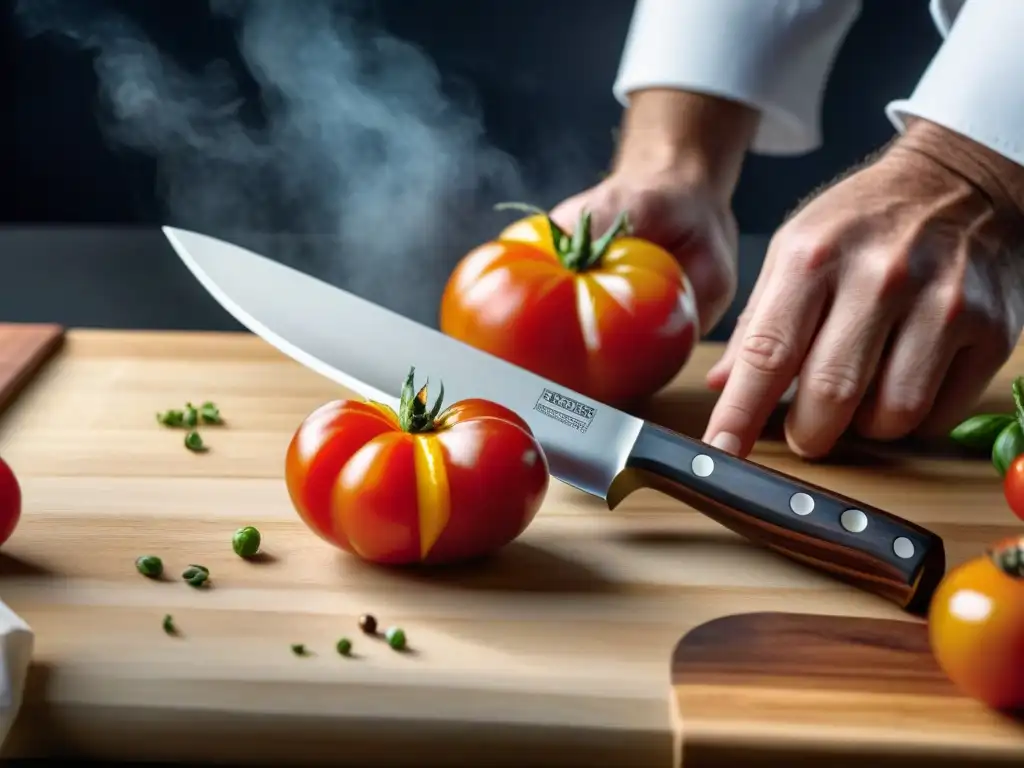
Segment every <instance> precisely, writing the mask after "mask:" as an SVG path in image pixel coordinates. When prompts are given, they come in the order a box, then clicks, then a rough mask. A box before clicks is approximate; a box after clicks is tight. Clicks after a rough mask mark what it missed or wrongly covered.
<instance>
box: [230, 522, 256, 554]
mask: <svg viewBox="0 0 1024 768" xmlns="http://www.w3.org/2000/svg"><path fill="white" fill-rule="evenodd" d="M261 540H262V537H261V536H260V532H259V531H258V530H256V529H255V528H253V527H252V526H251V525H247V526H245V527H244V528H239V529H238V530H237V531H235V535H234V536H232V537H231V548H232V549H233V550H235V554H236V555H238V556H239V557H252V556H253V555H255V554H256V553H257V552H259V551H260V541H261Z"/></svg>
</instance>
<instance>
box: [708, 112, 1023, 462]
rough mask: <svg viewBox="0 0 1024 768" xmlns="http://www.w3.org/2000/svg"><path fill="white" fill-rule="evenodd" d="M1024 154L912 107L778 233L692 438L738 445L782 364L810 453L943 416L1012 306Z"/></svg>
mask: <svg viewBox="0 0 1024 768" xmlns="http://www.w3.org/2000/svg"><path fill="white" fill-rule="evenodd" d="M1022 173H1024V169H1021V168H1020V167H1019V166H1016V165H1014V164H1012V163H1010V162H1009V161H1007V160H1005V159H1004V158H1001V157H999V156H998V155H995V153H992V152H990V151H989V150H987V149H984V148H982V147H980V146H979V145H977V144H974V143H973V142H970V141H969V140H967V139H964V138H963V137H960V136H957V135H956V134H953V133H951V132H949V131H946V130H945V129H942V128H940V127H938V126H935V125H932V124H929V123H925V122H924V121H918V122H916V123H915V124H914V125H913V126H911V127H910V129H909V130H908V132H907V133H906V134H905V135H904V136H903V137H901V139H899V140H898V141H896V142H895V143H894V144H893V145H892V146H891V147H890V148H889V149H888V150H887V151H886V152H885V153H884V154H883V155H882V156H881V157H880V158H879V159H878V160H876V161H875V162H872V163H870V164H868V165H867V166H866V167H864V168H862V169H861V170H859V171H858V172H856V173H854V174H853V175H852V176H849V177H848V178H847V179H845V180H844V181H841V182H839V183H837V184H836V185H835V186H833V187H832V188H831V189H829V190H827V191H826V192H824V193H823V194H822V195H821V196H819V197H818V198H817V199H814V200H812V201H811V202H810V203H809V204H807V205H806V206H805V207H803V208H802V209H801V210H800V211H799V212H798V213H797V214H796V215H795V216H793V218H792V219H791V220H790V221H789V222H788V223H787V224H786V225H785V226H784V227H782V229H781V230H780V231H779V232H778V233H777V234H776V235H775V237H774V238H773V239H772V242H771V244H770V246H769V249H768V256H767V259H766V261H765V263H764V266H763V268H762V270H761V275H760V277H759V279H758V281H757V283H756V285H755V287H754V291H753V293H752V295H751V298H750V301H749V303H748V305H747V307H746V309H745V311H744V312H743V314H742V315H741V318H740V321H739V322H738V323H737V327H736V330H735V332H734V333H733V335H732V338H731V339H730V342H729V344H728V346H727V348H726V352H725V355H724V356H723V357H722V359H721V360H720V361H719V362H718V363H717V364H716V366H715V367H714V368H713V369H712V370H711V372H710V373H709V375H708V384H709V385H710V386H711V387H712V388H715V389H722V394H721V397H720V398H719V401H718V403H717V405H716V407H715V409H714V412H713V413H712V415H711V419H710V422H709V424H708V428H707V431H706V433H705V435H704V439H705V440H706V441H708V442H710V443H712V444H714V445H716V446H717V447H719V448H721V449H723V450H726V451H729V452H731V453H735V454H737V455H740V456H745V455H747V453H749V451H750V450H751V448H752V446H753V443H754V441H755V440H756V439H757V437H758V435H759V433H760V432H761V430H762V429H763V427H764V424H765V422H766V421H767V419H768V417H769V415H770V414H771V411H772V409H773V408H774V406H775V405H776V404H777V403H778V400H779V398H780V396H781V395H782V394H783V392H784V391H785V390H786V389H787V387H788V386H789V385H790V383H791V382H792V380H793V379H794V377H797V376H799V383H798V387H797V392H796V395H795V398H794V401H793V403H792V406H791V408H790V412H789V414H788V415H787V419H786V441H787V442H788V444H789V446H790V447H791V448H792V450H793V451H794V452H796V453H797V454H799V455H802V456H805V457H808V458H813V457H820V456H822V455H824V454H826V453H827V452H828V451H830V450H831V449H832V447H833V446H834V444H835V442H836V441H837V439H838V438H839V437H840V435H841V434H842V433H843V432H844V431H845V430H846V429H847V428H848V427H849V426H851V425H853V426H854V428H855V429H856V430H857V431H859V432H860V433H861V434H862V435H863V436H865V437H869V438H873V439H879V440H888V439H895V438H899V437H903V436H905V435H908V434H910V433H912V432H917V433H921V434H932V433H937V432H942V431H945V430H948V429H949V428H950V427H951V426H952V425H953V424H954V423H955V422H956V421H957V420H959V418H960V417H961V416H963V415H965V413H966V411H967V410H968V409H969V408H970V407H971V406H972V405H973V404H974V402H975V401H976V400H977V398H978V397H979V396H980V395H981V393H982V392H983V391H984V389H985V387H986V385H987V384H988V382H989V381H990V380H991V378H992V376H993V375H994V374H995V373H996V371H997V370H998V369H999V368H1000V367H1001V366H1002V365H1003V363H1004V362H1005V361H1006V359H1007V358H1008V357H1009V354H1010V352H1011V351H1012V349H1013V346H1014V344H1015V343H1016V341H1017V339H1018V337H1019V336H1020V332H1021V325H1022V318H1024V282H1022V274H1024V253H1021V250H1020V248H1019V246H1016V247H1015V246H1014V244H1015V243H1020V242H1021V233H1022V231H1024V229H1022V214H1021V211H1022V210H1024V205H1022V202H1024V194H1020V190H1024V183H1022V179H1021V175H1022Z"/></svg>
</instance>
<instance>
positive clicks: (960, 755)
mask: <svg viewBox="0 0 1024 768" xmlns="http://www.w3.org/2000/svg"><path fill="white" fill-rule="evenodd" d="M672 687H673V694H672V703H673V720H674V724H675V731H676V748H675V752H676V755H675V757H676V764H677V765H682V766H684V768H710V767H711V766H714V767H715V768H746V767H747V766H769V765H779V766H781V765H784V766H787V768H794V767H796V766H800V767H801V768H802V767H803V766H828V768H840V767H842V768H845V767H846V766H851V767H852V766H859V767H860V768H863V766H865V765H868V766H870V768H889V767H890V766H897V765H898V766H901V768H907V767H908V766H918V765H920V766H927V767H928V768H936V766H942V768H946V767H947V766H975V767H977V768H981V767H982V766H995V765H999V766H1008V765H1015V766H1021V765H1024V723H1021V722H1019V721H1017V720H1013V719H1011V718H1009V717H1007V716H1005V715H1002V714H999V713H996V712H993V711H990V710H988V709H986V708H985V707H984V706H982V705H981V704H979V703H977V702H975V701H972V700H970V699H968V698H966V697H964V696H962V695H961V694H960V693H959V692H958V691H957V690H956V689H955V688H954V687H953V685H952V683H950V682H949V680H948V679H947V678H946V676H945V675H944V674H943V672H942V670H941V669H940V668H939V666H938V664H937V663H936V662H935V659H934V657H933V655H932V653H931V649H930V647H929V642H928V628H927V625H926V624H925V623H923V622H917V621H914V622H911V621H892V620H886V619H866V618H854V617H848V616H819V615H806V614H793V613H746V614H739V615H734V616H725V617H722V618H720V619H716V620H714V621H710V622H707V623H706V624H702V625H700V626H698V627H696V628H695V629H693V630H691V631H690V632H689V633H687V634H686V635H685V636H684V637H683V639H682V640H680V641H679V643H678V645H677V646H676V649H675V652H674V654H673V658H672Z"/></svg>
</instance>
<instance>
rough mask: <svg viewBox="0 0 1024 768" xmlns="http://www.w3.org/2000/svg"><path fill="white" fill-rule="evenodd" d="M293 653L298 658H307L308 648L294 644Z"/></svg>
mask: <svg viewBox="0 0 1024 768" xmlns="http://www.w3.org/2000/svg"><path fill="white" fill-rule="evenodd" d="M292 653H294V654H295V655H296V656H305V655H306V654H307V651H306V646H305V645H303V644H302V643H292Z"/></svg>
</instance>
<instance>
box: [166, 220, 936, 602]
mask: <svg viewBox="0 0 1024 768" xmlns="http://www.w3.org/2000/svg"><path fill="white" fill-rule="evenodd" d="M163 231H164V234H165V235H166V237H167V239H168V241H169V242H170V244H171V246H172V247H173V249H174V250H175V252H176V253H177V254H178V256H179V257H180V259H181V260H182V262H184V264H185V266H186V267H187V268H188V269H189V270H190V271H191V272H192V274H193V275H194V276H195V278H196V279H197V280H198V281H199V283H200V284H202V285H203V286H204V287H205V288H206V290H207V291H208V292H209V293H210V294H211V295H212V296H213V298H215V299H216V300H217V301H218V302H219V303H220V304H221V305H222V306H223V307H224V309H226V310H227V311H228V312H229V313H230V314H231V315H232V316H233V317H235V319H237V320H238V321H239V322H240V323H242V325H244V326H246V327H247V328H248V329H249V330H251V331H252V332H253V333H255V334H257V335H258V336H260V337H262V338H263V339H264V340H266V341H267V342H268V343H270V344H271V345H273V346H274V347H276V348H277V349H279V350H280V351H281V352H283V353H284V354H286V355H288V356H289V357H291V358H293V359H295V360H296V361H298V362H299V363H301V364H302V365H305V366H307V367H308V368H310V369H312V370H314V371H316V372H317V373H319V374H321V375H323V376H325V377H327V378H328V379H331V380H333V381H335V382H337V383H339V384H341V385H343V386H344V387H346V388H348V389H350V390H352V391H354V392H357V393H359V394H360V395H362V396H364V397H367V398H372V399H374V400H379V401H381V402H384V403H387V404H389V405H392V406H396V405H397V403H398V398H399V395H400V392H401V387H402V384H403V382H404V380H405V377H406V375H407V374H408V371H409V368H410V367H412V366H414V367H415V368H416V371H417V373H418V374H419V375H420V376H423V377H426V378H429V379H431V380H434V381H438V380H441V381H443V382H444V387H445V392H446V393H447V395H448V397H449V402H456V401H458V400H461V399H464V398H469V397H481V398H485V399H488V400H492V401H494V402H497V403H499V404H501V405H504V406H506V407H507V408H510V409H512V410H513V411H515V412H516V413H518V414H519V415H520V416H521V417H522V418H523V419H525V420H526V422H527V423H528V424H529V425H530V428H531V429H532V430H533V433H534V436H535V437H536V438H537V440H538V441H539V442H540V444H541V446H542V447H543V448H544V452H545V454H546V456H547V459H548V465H549V470H550V472H551V474H552V476H554V477H555V478H557V479H559V480H561V481H563V482H565V483H567V484H569V485H572V486H574V487H576V488H578V489H579V490H581V491H584V492H586V493H589V494H592V495H594V496H597V497H600V498H602V499H604V500H605V501H606V502H607V503H608V506H609V508H615V507H616V506H617V505H618V504H619V503H620V502H621V501H622V500H623V499H624V498H625V497H626V496H628V495H629V494H630V493H632V492H633V491H635V490H637V489H639V488H643V487H646V488H653V489H655V490H659V491H661V492H663V493H666V494H668V495H670V496H673V497H674V498H676V499H678V500H680V501H682V502H684V503H685V504H688V505H689V506H691V507H693V508H694V509H696V510H698V511H700V512H703V513H704V514H706V515H708V516H709V517H711V518H712V519H714V520H716V521H717V522H719V523H720V524H722V525H724V526H725V527H727V528H729V529H730V530H732V531H734V532H736V533H738V534H740V535H742V536H745V537H746V538H748V539H749V540H751V541H753V542H755V543H758V544H761V545H763V546H766V547H769V548H771V549H773V550H775V551H776V552H779V553H781V554H783V555H786V556H787V557H790V558H792V559H794V560H797V561H799V562H802V563H804V564H807V565H811V566H812V567H815V568H817V569H819V570H821V571H823V572H826V573H829V574H831V575H833V576H835V577H837V578H839V579H842V580H844V581H846V582H848V583H851V584H853V585H855V586H858V587H859V588H861V589H864V590H866V591H868V592H871V593H874V594H877V595H879V596H881V597H883V598H886V599H888V600H890V601H892V602H894V603H896V604H897V605H899V606H901V607H902V608H904V609H905V610H907V611H909V612H912V613H921V612H923V611H924V610H925V609H926V608H927V604H928V601H929V599H930V597H931V594H932V592H933V591H934V589H935V587H936V586H937V584H938V582H939V580H941V578H942V576H943V574H944V573H945V551H944V547H943V543H942V539H941V538H940V537H939V536H937V535H936V534H934V533H932V532H931V531H928V530H927V529H925V528H923V527H921V526H919V525H917V524H915V523H912V522H909V521H907V520H903V519H901V518H899V517H897V516H895V515H893V514H890V513H888V512H886V511H883V510H881V509H878V508H876V507H874V506H872V505H869V504H866V503H864V502H860V501H856V500H854V499H851V498H848V497H845V496H841V495H839V494H836V493H834V492H832V491H829V490H826V489H824V488H821V487H819V486H816V485H812V484H810V483H806V482H804V481H802V480H799V479H797V478H794V477H790V476H788V475H784V474H782V473H779V472H776V471H774V470H770V469H768V468H766V467H762V466H759V465H757V464H755V463H753V462H750V461H747V460H744V459H740V458H737V457H735V456H732V455H729V454H726V453H723V452H722V451H719V450H717V449H715V448H713V447H711V446H710V445H708V444H706V443H703V442H701V441H699V440H695V439H692V438H689V437H686V436H684V435H680V434H678V433H675V432H672V431H670V430H668V429H665V428H663V427H660V426H658V425H655V424H651V423H648V422H645V421H644V420H642V419H639V418H637V417H635V416H631V415H629V414H627V413H624V412H622V411H619V410H616V409H615V408H612V407H610V406H608V405H605V404H603V403H599V402H596V401H594V400H591V399H589V398H587V397H584V396H583V395H581V394H579V393H577V392H573V391H571V390H569V389H567V388H566V387H563V386H561V385H559V384H556V383H554V382H551V381H549V380H547V379H544V378H542V377H540V376H537V375H536V374H533V373H531V372H529V371H526V370H524V369H522V368H519V367H518V366H515V365H513V364H511V363H508V362H506V361H504V360H501V359H499V358H496V357H494V356H492V355H489V354H487V353H485V352H482V351H480V350H477V349H475V348H473V347H470V346H469V345H466V344H463V343H462V342H460V341H457V340H455V339H453V338H451V337H449V336H446V335H444V334H442V333H440V332H439V331H436V330H434V329H432V328H428V327H426V326H424V325H421V324H419V323H416V322H414V321H412V320H409V319H408V318H405V317H403V316H402V315H400V314H398V313H396V312H392V311H390V310H388V309H385V308H383V307H380V306H377V305H376V304H373V303H372V302H369V301H366V300H365V299H362V298H360V297H358V296H355V295H353V294H351V293H348V292H347V291H344V290H342V289H340V288H336V287H335V286H332V285H330V284H328V283H326V282H323V281H321V280H318V279H316V278H314V277H311V276H310V275H307V274H305V273H303V272H300V271H298V270H296V269H293V268H291V267H288V266H285V265H283V264H279V263H278V262H276V261H273V260H271V259H268V258H266V257H264V256H260V255H258V254H256V253H253V252H252V251H249V250H247V249H245V248H242V247H240V246H237V245H233V244H231V243H226V242H224V241H222V240H218V239H216V238H213V237H210V236H208V235H203V234H199V233H197V232H190V231H187V230H182V229H176V228H172V227H164V228H163Z"/></svg>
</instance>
